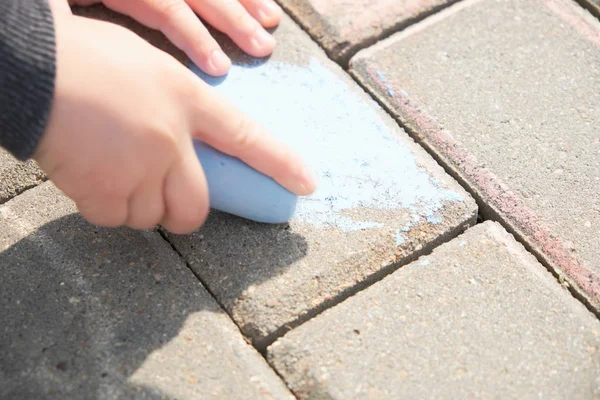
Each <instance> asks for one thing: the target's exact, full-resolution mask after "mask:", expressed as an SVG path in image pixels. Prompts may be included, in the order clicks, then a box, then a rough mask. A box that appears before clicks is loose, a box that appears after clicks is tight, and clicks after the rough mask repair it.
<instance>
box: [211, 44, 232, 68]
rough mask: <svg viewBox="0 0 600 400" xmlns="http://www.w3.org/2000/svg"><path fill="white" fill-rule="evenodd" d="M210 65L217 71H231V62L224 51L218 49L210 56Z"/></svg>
mask: <svg viewBox="0 0 600 400" xmlns="http://www.w3.org/2000/svg"><path fill="white" fill-rule="evenodd" d="M210 64H211V65H212V67H213V68H214V69H215V70H217V71H226V70H228V69H229V66H230V65H231V61H230V60H229V57H227V56H226V55H225V53H223V51H221V50H219V49H216V50H215V51H213V52H212V53H211V55H210Z"/></svg>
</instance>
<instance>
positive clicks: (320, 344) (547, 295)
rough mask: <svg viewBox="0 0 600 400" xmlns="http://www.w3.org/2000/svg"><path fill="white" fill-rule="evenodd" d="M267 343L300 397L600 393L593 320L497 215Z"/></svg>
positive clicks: (597, 327)
mask: <svg viewBox="0 0 600 400" xmlns="http://www.w3.org/2000/svg"><path fill="white" fill-rule="evenodd" d="M267 352H268V359H269V361H270V363H271V365H273V366H274V367H275V368H276V369H277V371H278V372H279V374H280V375H281V376H283V377H284V379H285V380H286V382H287V383H288V385H289V387H290V388H291V389H292V390H293V392H294V394H295V395H296V396H297V397H298V398H299V399H316V398H318V399H331V400H334V399H335V400H337V399H347V398H353V399H392V398H449V399H452V398H503V399H522V398H533V397H536V398H538V397H543V398H597V397H599V396H600V322H599V321H598V320H597V319H596V318H595V317H594V315H593V314H592V313H590V312H589V311H588V310H586V309H585V307H584V306H583V305H582V304H581V303H579V302H578V301H577V300H576V299H574V298H573V297H572V296H571V295H570V293H569V292H568V291H567V290H566V289H565V288H564V287H562V286H560V285H558V284H556V281H555V279H554V278H553V277H552V275H551V274H550V273H549V272H548V271H547V270H546V269H545V268H544V267H543V266H542V265H541V264H539V263H538V262H537V260H536V259H535V258H534V257H533V256H532V255H531V254H530V253H528V252H527V251H526V250H525V249H524V248H523V246H522V245H521V244H520V243H518V242H517V241H516V240H515V239H514V237H513V236H512V235H510V234H509V233H508V232H506V231H505V230H504V228H503V227H502V226H501V225H500V224H498V223H495V222H484V223H483V224H479V225H477V226H475V227H473V228H470V229H469V230H467V231H466V232H465V233H464V234H462V235H460V236H459V237H457V238H455V239H453V240H452V241H450V242H448V243H445V244H443V245H441V246H439V247H437V248H436V249H435V250H434V251H433V252H432V254H430V255H428V256H426V257H421V258H419V260H417V261H415V262H413V263H411V264H409V265H407V266H404V267H403V268H401V269H399V270H397V271H395V272H394V273H392V274H391V275H389V276H387V277H386V278H384V279H383V280H382V281H380V282H378V283H376V284H374V285H372V286H371V287H369V288H367V289H365V290H364V291H362V292H360V293H358V294H356V295H354V296H353V297H351V298H349V299H347V300H345V301H344V302H343V303H341V304H339V305H337V306H335V307H334V308H331V309H329V310H326V311H325V312H323V313H322V314H321V315H319V316H317V317H316V318H314V319H312V320H310V321H308V322H306V323H305V324H303V325H302V326H300V327H298V328H296V329H294V330H293V331H291V332H289V333H287V334H286V335H285V336H284V337H283V338H280V339H278V340H277V341H276V342H275V343H274V344H272V345H271V346H270V347H269V348H268V350H267Z"/></svg>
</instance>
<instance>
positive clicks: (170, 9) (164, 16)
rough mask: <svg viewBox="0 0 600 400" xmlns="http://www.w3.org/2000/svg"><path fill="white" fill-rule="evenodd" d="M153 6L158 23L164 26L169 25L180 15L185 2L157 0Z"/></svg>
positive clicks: (179, 0) (185, 5)
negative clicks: (156, 13)
mask: <svg viewBox="0 0 600 400" xmlns="http://www.w3.org/2000/svg"><path fill="white" fill-rule="evenodd" d="M155 6H156V9H157V11H158V15H159V19H160V21H159V23H160V25H161V26H166V25H171V24H172V23H173V22H174V21H175V20H176V19H177V18H178V17H179V15H181V12H183V11H184V9H185V7H187V4H186V3H185V2H184V1H181V0H157V1H156V3H155Z"/></svg>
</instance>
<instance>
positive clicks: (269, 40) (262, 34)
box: [252, 28, 275, 48]
mask: <svg viewBox="0 0 600 400" xmlns="http://www.w3.org/2000/svg"><path fill="white" fill-rule="evenodd" d="M252 42H253V44H254V45H255V46H257V47H260V48H272V47H275V38H274V37H273V36H271V35H269V33H268V32H267V31H265V30H264V29H263V28H258V29H257V30H256V32H255V33H254V37H253V38H252Z"/></svg>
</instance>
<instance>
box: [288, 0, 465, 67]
mask: <svg viewBox="0 0 600 400" xmlns="http://www.w3.org/2000/svg"><path fill="white" fill-rule="evenodd" d="M454 1H455V0H280V3H281V4H282V5H283V7H284V8H285V10H286V11H287V12H289V13H290V14H291V15H292V16H293V17H294V18H295V19H296V20H297V21H299V22H300V24H301V25H302V26H303V27H304V28H305V29H306V30H307V31H308V32H309V33H310V34H311V35H312V36H313V38H315V39H316V40H317V41H318V42H319V43H320V44H321V45H322V46H323V47H324V48H325V50H326V51H327V53H328V54H329V56H330V57H332V58H333V59H334V60H336V61H338V62H340V63H342V64H346V63H347V61H348V59H349V58H350V57H351V56H352V55H353V54H354V53H355V52H356V51H358V50H360V49H361V48H364V47H366V46H369V45H371V44H373V43H375V42H376V41H377V40H379V39H381V38H383V37H384V36H387V35H389V34H390V33H392V32H394V31H397V30H400V29H402V28H404V27H406V26H408V25H410V24H411V23H413V22H415V21H417V20H419V19H421V18H424V17H425V16H427V15H429V14H432V13H434V12H436V11H437V10H439V9H441V8H442V7H445V6H447V5H448V4H450V3H453V2H454Z"/></svg>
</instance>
